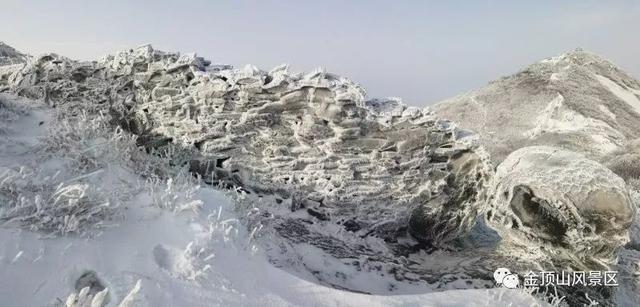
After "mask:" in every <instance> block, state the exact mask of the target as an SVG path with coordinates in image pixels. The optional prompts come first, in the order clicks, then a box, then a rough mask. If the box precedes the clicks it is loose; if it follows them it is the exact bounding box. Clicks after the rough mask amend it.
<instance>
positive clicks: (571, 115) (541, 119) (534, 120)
mask: <svg viewBox="0 0 640 307" xmlns="http://www.w3.org/2000/svg"><path fill="white" fill-rule="evenodd" d="M432 110H433V111H434V112H435V113H436V114H437V115H439V116H441V117H443V118H447V119H450V120H453V121H454V122H457V123H458V124H459V125H460V126H461V127H462V128H466V129H470V130H473V131H476V132H477V133H478V134H479V135H480V136H481V139H482V141H483V143H484V145H485V147H486V148H487V149H488V150H489V152H490V153H491V154H492V158H493V159H494V162H500V161H502V159H503V158H504V157H506V156H507V155H508V154H509V153H511V152H513V151H514V150H516V149H518V148H521V147H525V146H531V145H551V146H560V147H563V148H565V149H569V150H573V151H577V152H582V153H585V154H587V155H588V156H590V157H592V158H594V159H600V158H601V157H603V156H606V155H608V154H609V153H611V152H613V151H616V150H620V149H622V148H624V146H625V144H627V143H628V142H630V141H632V140H635V139H638V138H640V131H639V130H638V129H637V127H638V126H640V81H638V80H637V79H635V78H633V77H632V76H631V75H629V74H627V73H626V72H625V71H623V70H622V69H620V68H618V67H617V66H616V65H615V64H613V63H612V62H610V61H609V60H607V59H605V58H603V57H601V56H599V55H597V54H595V53H592V52H589V51H585V50H583V49H581V48H578V49H575V50H573V51H570V52H567V53H564V54H561V55H558V56H554V57H549V58H546V59H543V60H541V61H539V62H536V63H534V64H532V65H529V66H528V67H526V68H524V69H523V70H521V71H519V72H517V73H515V74H513V75H510V76H508V77H504V78H500V79H498V80H495V81H492V82H490V83H489V84H488V85H487V86H485V87H483V88H480V89H478V90H475V91H472V92H470V93H468V94H465V95H461V96H457V97H454V98H451V99H448V100H445V101H443V102H441V103H439V104H436V105H434V106H433V107H432Z"/></svg>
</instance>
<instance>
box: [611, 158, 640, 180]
mask: <svg viewBox="0 0 640 307" xmlns="http://www.w3.org/2000/svg"><path fill="white" fill-rule="evenodd" d="M607 167H609V169H611V170H612V171H613V172H614V173H616V174H617V175H618V176H620V177H622V178H623V179H624V180H625V181H629V180H631V179H640V154H638V153H628V154H624V155H620V156H617V157H615V158H613V159H612V160H611V161H609V162H607Z"/></svg>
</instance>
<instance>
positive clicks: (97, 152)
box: [0, 96, 540, 307]
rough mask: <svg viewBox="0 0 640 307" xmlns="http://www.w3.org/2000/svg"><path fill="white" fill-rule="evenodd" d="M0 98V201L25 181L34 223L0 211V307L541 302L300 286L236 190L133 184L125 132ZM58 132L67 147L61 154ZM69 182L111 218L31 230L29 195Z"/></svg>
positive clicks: (522, 297) (491, 294) (136, 178)
mask: <svg viewBox="0 0 640 307" xmlns="http://www.w3.org/2000/svg"><path fill="white" fill-rule="evenodd" d="M0 98H2V101H3V102H2V104H0V117H1V119H2V121H0V135H2V137H1V138H0V182H2V184H1V185H0V192H3V193H5V194H2V193H0V197H2V196H3V195H4V196H5V197H6V196H7V195H10V194H7V193H6V192H7V191H15V190H11V189H10V188H11V187H14V186H20V184H22V187H23V188H24V189H23V190H21V191H20V192H21V193H24V195H22V196H21V197H23V198H25V199H24V200H23V203H24V206H23V207H21V208H22V209H23V210H25V211H23V212H30V218H31V219H23V218H24V216H22V217H21V218H18V219H16V218H14V219H9V220H7V219H6V217H7V216H11V214H10V213H11V212H9V213H8V212H7V211H0V220H1V221H2V224H1V225H2V227H0V298H2V304H1V305H2V306H9V307H10V306H64V305H65V303H67V304H69V306H75V305H73V304H74V303H73V302H74V298H77V297H78V292H81V291H80V290H81V289H82V288H83V287H85V286H88V287H89V288H88V290H89V295H90V296H92V295H94V294H95V293H98V292H99V291H102V292H100V293H102V294H105V293H106V297H105V302H106V303H107V305H108V306H117V305H118V304H119V303H120V302H122V301H123V300H124V301H125V302H124V303H123V305H121V306H125V305H126V306H496V305H508V304H512V305H518V306H520V305H527V306H538V305H540V303H538V301H537V300H535V299H534V298H533V297H531V296H529V295H528V294H525V293H523V292H521V291H520V290H506V289H490V290H456V291H445V292H438V293H429V294H417V295H400V296H384V295H365V294H359V293H353V292H347V291H342V290H338V289H333V288H329V287H325V286H322V285H318V284H316V283H313V282H310V281H306V280H303V279H300V278H298V277H296V276H293V275H291V274H289V273H287V272H285V271H282V270H280V269H278V268H276V267H274V266H273V265H271V263H270V262H269V261H268V260H267V257H266V255H265V254H264V252H263V251H262V250H261V249H260V247H259V245H258V244H257V242H256V241H255V239H253V237H254V235H255V234H254V232H252V231H249V230H247V229H246V227H245V225H243V224H242V223H241V216H240V215H239V212H238V211H237V210H236V207H235V206H236V201H237V200H238V199H241V198H242V194H236V193H233V192H228V191H221V190H217V189H215V188H213V187H207V186H200V184H199V183H198V182H197V181H194V180H192V179H189V178H188V177H185V176H177V177H175V178H174V179H172V180H171V181H162V180H150V179H149V178H144V177H141V176H140V174H143V173H144V171H141V170H140V169H137V168H135V167H136V166H135V165H133V166H132V165H131V164H130V163H129V162H130V161H134V159H135V158H136V157H137V156H136V155H138V154H140V153H136V152H134V151H129V149H130V148H127V147H126V146H128V145H130V144H129V143H127V142H128V139H127V138H126V136H123V135H116V136H114V137H112V136H110V133H111V132H106V131H100V129H96V127H99V124H98V123H96V119H90V118H80V119H78V121H77V122H69V121H66V120H67V119H65V117H64V116H61V115H60V114H57V113H56V112H55V111H54V110H52V109H48V108H47V107H45V106H37V107H34V105H36V104H35V102H33V101H24V100H17V99H15V98H13V97H7V96H2V97H0ZM90 127H93V129H90ZM61 135H64V136H67V137H68V138H67V139H66V140H67V144H64V147H63V148H57V147H55V146H53V145H54V144H57V140H58V139H57V138H58V137H60V136H61ZM61 140H62V139H61ZM78 148H84V149H83V150H80V151H78ZM124 153H126V154H124ZM138 166H139V165H138ZM76 184H81V185H86V186H89V187H91V189H87V190H86V193H89V192H91V193H93V192H95V193H96V195H103V194H100V193H107V192H109V191H111V192H114V193H111V194H108V195H107V196H106V197H105V198H104V199H106V200H107V201H108V203H109V205H108V206H107V207H108V208H110V209H112V210H111V211H98V212H99V213H101V214H108V215H106V216H105V221H104V223H97V224H82V223H81V221H79V222H78V223H77V224H73V223H70V222H68V221H66V220H65V221H63V222H64V224H65V225H66V226H67V227H66V228H64V229H57V230H55V229H54V230H52V229H50V228H41V229H40V230H39V231H35V230H34V229H33V227H36V225H44V226H46V225H49V224H47V223H46V222H47V221H50V218H51V216H47V215H46V214H48V213H49V212H48V211H45V209H46V208H42V207H40V208H38V210H36V211H27V210H29V209H31V207H29V206H28V205H29V204H30V200H29V199H30V197H31V196H32V195H31V194H29V192H31V189H35V188H38V191H39V192H38V193H45V194H46V193H47V191H48V190H47V187H50V186H52V187H53V188H54V190H55V187H57V190H56V191H58V190H60V189H61V188H60V187H61V186H62V189H64V187H67V186H75V185H76ZM25 187H27V188H25ZM34 193H35V192H34ZM45 194H42V195H45ZM54 195H59V194H55V193H54ZM92 195H93V194H92ZM89 196H91V195H89ZM42 197H45V198H46V196H42ZM92 197H93V196H92ZM80 199H83V198H81V197H80ZM89 199H90V200H92V199H94V198H89ZM95 199H99V198H98V197H97V196H96V198H95ZM92 208H94V209H96V208H99V209H104V208H103V207H100V206H97V207H92ZM53 212H55V211H53ZM76 213H78V212H76ZM84 213H86V212H84ZM81 214H83V212H79V213H78V215H81ZM25 221H30V222H31V224H25V223H24V222H25ZM33 221H36V222H37V223H35V222H33ZM63 222H60V223H63ZM78 225H80V226H78ZM44 226H42V227H44ZM76 226H77V227H76ZM372 274H373V273H372ZM360 281H361V282H363V283H366V282H367V278H362V279H360ZM136 285H138V286H139V288H137V287H136ZM104 288H106V289H107V290H106V291H104ZM414 290H415V289H414ZM85 291H86V290H85ZM425 292H426V291H425ZM83 295H84V293H83ZM80 296H82V295H80ZM96 302H97V300H96Z"/></svg>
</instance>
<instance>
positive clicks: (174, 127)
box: [4, 46, 491, 257]
mask: <svg viewBox="0 0 640 307" xmlns="http://www.w3.org/2000/svg"><path fill="white" fill-rule="evenodd" d="M4 80H9V81H8V82H7V85H8V86H10V87H11V88H12V90H13V91H14V92H17V93H20V94H21V95H23V96H27V97H31V98H42V99H45V100H46V101H48V102H49V103H50V104H52V105H57V106H63V105H64V104H65V103H67V102H68V101H70V100H73V101H83V102H86V106H87V110H89V111H91V110H100V109H103V110H107V109H108V110H109V112H111V113H112V114H114V115H115V117H116V118H118V119H119V124H120V125H122V126H124V127H125V128H127V129H128V130H130V131H131V132H133V133H135V134H137V135H139V136H140V141H141V143H142V145H144V146H146V147H147V148H159V147H162V146H163V145H164V144H166V143H169V142H173V143H175V144H179V145H181V146H182V147H183V148H185V149H187V150H189V151H190V152H192V153H193V156H192V159H191V162H190V167H191V171H193V172H194V173H198V174H200V175H201V176H202V177H203V178H205V179H206V180H210V181H211V182H212V183H217V182H218V181H222V182H224V183H226V184H229V185H236V186H241V187H243V188H245V189H246V190H248V191H250V192H252V193H257V194H259V195H268V196H272V197H274V198H275V199H276V200H277V202H278V204H277V205H276V206H273V207H274V208H271V209H270V208H269V207H268V206H265V207H264V208H262V209H263V210H264V211H265V212H263V214H262V215H261V216H260V218H261V219H265V220H267V221H266V222H268V223H269V224H270V225H272V226H273V227H274V229H277V230H278V232H279V233H280V235H282V236H284V237H289V238H291V239H292V240H302V241H306V242H309V243H310V244H315V243H316V242H319V243H317V244H318V247H320V248H322V249H325V250H327V251H328V252H330V253H333V254H334V255H336V256H339V257H347V256H349V255H353V254H357V253H358V252H359V251H356V249H364V250H370V249H372V247H370V246H367V244H368V243H367V242H368V241H367V240H366V238H367V237H374V238H378V239H381V240H383V241H385V242H386V243H387V244H389V247H390V248H391V249H392V250H393V249H395V248H396V246H395V245H396V244H397V243H398V240H397V238H398V237H400V236H404V235H406V233H407V232H408V233H410V234H412V235H413V236H414V237H415V238H416V239H418V240H419V241H422V242H424V243H428V244H432V245H439V244H444V243H446V242H448V241H450V240H452V239H454V238H456V237H458V236H460V235H461V234H463V233H465V232H467V231H468V230H469V229H470V228H471V227H472V226H473V224H474V222H475V219H476V217H477V215H478V212H479V211H480V210H481V208H480V207H479V206H480V205H481V204H482V203H483V202H482V200H483V198H484V197H485V196H484V193H482V192H483V191H484V190H485V188H484V187H485V185H486V182H487V180H488V178H489V177H490V173H491V166H490V164H489V162H488V157H487V155H486V154H485V153H484V151H483V150H482V149H481V148H480V147H479V146H478V145H477V142H476V140H475V139H474V138H473V137H472V136H470V135H469V134H468V133H466V132H465V131H462V130H460V129H458V128H456V126H455V125H453V124H452V123H450V122H448V121H445V120H441V119H439V118H437V117H436V116H435V115H433V114H432V113H429V112H428V111H423V110H419V109H415V108H407V107H406V106H404V105H403V104H402V103H400V102H399V101H397V100H389V101H381V100H376V101H370V102H367V101H365V92H364V90H363V89H362V88H361V87H360V86H359V85H358V84H356V83H353V82H351V81H350V80H348V79H346V78H343V77H340V76H336V75H333V74H330V73H326V72H324V71H322V70H317V71H314V72H312V73H310V74H306V75H302V74H290V73H289V72H288V69H287V67H286V66H280V67H277V68H275V69H273V70H272V71H270V72H265V71H261V70H258V69H257V68H255V67H252V66H246V67H244V68H243V69H232V68H230V67H228V66H211V65H210V63H209V62H207V61H205V60H204V59H202V58H200V57H196V56H195V55H179V54H175V53H165V52H161V51H157V50H154V49H153V48H151V47H150V46H143V47H140V48H137V49H133V50H129V51H125V52H121V53H119V54H116V55H114V56H107V57H104V58H102V59H101V60H99V61H98V62H91V63H82V62H75V61H71V60H69V59H66V58H64V57H59V56H57V55H46V56H43V57H40V58H37V59H35V60H34V61H32V62H30V63H29V64H27V65H26V66H25V67H24V68H23V69H22V70H20V71H16V72H14V73H12V74H10V75H9V76H8V77H5V78H4ZM73 111H74V110H70V112H73ZM310 225H313V226H310ZM323 225H340V226H339V227H340V228H342V229H343V232H346V233H348V234H347V236H349V237H353V238H352V239H354V240H356V238H360V239H357V240H358V241H360V242H358V244H357V247H354V246H349V247H347V248H346V252H345V249H344V248H343V246H336V245H335V244H327V243H326V242H340V241H341V240H342V238H336V237H335V234H333V230H332V228H330V227H329V228H326V227H324V226H323ZM318 238H320V240H318ZM363 238H365V239H364V240H363ZM338 245H339V244H338ZM369 252H370V253H372V254H373V253H374V251H372V250H370V251H369Z"/></svg>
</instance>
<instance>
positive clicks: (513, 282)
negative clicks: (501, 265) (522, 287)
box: [502, 274, 520, 289]
mask: <svg viewBox="0 0 640 307" xmlns="http://www.w3.org/2000/svg"><path fill="white" fill-rule="evenodd" d="M518 284H520V279H518V275H516V274H510V275H507V276H505V277H504V278H503V279H502V285H503V286H504V287H505V288H508V289H515V288H517V287H518Z"/></svg>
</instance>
